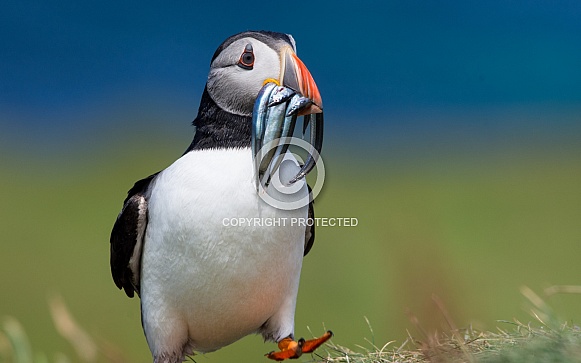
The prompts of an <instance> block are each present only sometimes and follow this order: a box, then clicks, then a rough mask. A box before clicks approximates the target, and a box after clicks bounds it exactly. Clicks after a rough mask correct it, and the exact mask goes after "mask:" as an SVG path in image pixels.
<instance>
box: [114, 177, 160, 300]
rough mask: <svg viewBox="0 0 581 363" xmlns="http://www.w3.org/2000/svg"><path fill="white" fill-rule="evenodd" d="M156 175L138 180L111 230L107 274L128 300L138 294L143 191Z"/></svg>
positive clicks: (144, 221) (143, 224) (144, 217)
mask: <svg viewBox="0 0 581 363" xmlns="http://www.w3.org/2000/svg"><path fill="white" fill-rule="evenodd" d="M157 174H158V173H155V174H153V175H150V176H148V177H147V178H145V179H141V180H139V181H138V182H136V183H135V185H133V188H131V189H130V190H129V192H127V198H125V201H124V202H123V209H122V210H121V213H119V216H117V220H116V221H115V224H114V225H113V230H112V231H111V275H113V281H115V285H117V287H118V288H119V289H124V290H125V293H126V294H127V296H129V297H133V295H134V294H133V293H134V292H137V294H138V295H139V285H140V273H141V251H142V249H143V238H144V236H145V229H146V227H147V198H146V194H147V190H148V188H149V185H150V183H151V181H152V180H153V179H154V178H155V176H156V175H157Z"/></svg>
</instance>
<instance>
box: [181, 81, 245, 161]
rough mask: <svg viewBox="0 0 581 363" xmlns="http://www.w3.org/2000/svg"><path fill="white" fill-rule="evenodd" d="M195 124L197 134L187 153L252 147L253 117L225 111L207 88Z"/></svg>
mask: <svg viewBox="0 0 581 363" xmlns="http://www.w3.org/2000/svg"><path fill="white" fill-rule="evenodd" d="M193 125H194V126H195V127H196V134H195V135H194V140H193V141H192V143H191V144H190V146H189V147H188V149H187V150H186V153H187V152H189V151H192V150H203V149H226V148H245V147H250V139H251V132H252V117H251V116H241V115H235V114H232V113H230V112H227V111H224V110H223V109H221V108H220V107H218V105H217V104H216V102H214V100H212V98H211V97H210V94H209V93H208V90H207V89H206V88H204V93H203V94H202V100H201V101H200V109H199V110H198V116H197V117H196V119H195V120H194V122H193Z"/></svg>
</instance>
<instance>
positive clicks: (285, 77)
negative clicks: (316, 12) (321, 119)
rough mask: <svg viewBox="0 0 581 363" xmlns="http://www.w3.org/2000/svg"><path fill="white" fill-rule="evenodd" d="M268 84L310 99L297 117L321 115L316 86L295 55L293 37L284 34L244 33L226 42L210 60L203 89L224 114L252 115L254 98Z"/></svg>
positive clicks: (321, 105)
mask: <svg viewBox="0 0 581 363" xmlns="http://www.w3.org/2000/svg"><path fill="white" fill-rule="evenodd" d="M268 82H274V83H276V84H278V85H283V86H285V87H288V88H292V89H293V90H295V91H297V92H299V93H300V94H302V95H303V96H304V97H307V98H309V99H311V101H312V104H311V106H309V107H306V108H305V109H303V110H301V112H300V113H299V115H307V114H313V113H320V112H322V109H323V102H322V100H321V95H320V93H319V90H318V89H317V85H316V84H315V81H314V80H313V77H312V76H311V74H310V72H309V70H308V69H307V67H305V65H304V64H303V62H302V61H301V60H300V59H299V58H298V57H297V55H296V45H295V41H294V39H293V37H292V36H290V35H287V34H282V33H274V32H267V31H248V32H243V33H239V34H236V35H233V36H231V37H230V38H228V39H226V40H225V41H224V42H223V43H222V44H221V45H220V46H219V47H218V49H217V50H216V52H215V53H214V56H213V57H212V62H211V64H210V74H209V75H208V82H207V85H206V87H207V90H208V94H209V95H210V97H211V98H212V100H213V101H214V102H215V103H216V104H217V105H218V106H219V107H220V108H221V109H223V110H224V111H227V112H230V113H233V114H236V115H241V116H252V110H253V107H254V102H255V101H256V97H257V95H258V93H259V91H260V89H261V88H262V87H263V86H264V84H266V83H268Z"/></svg>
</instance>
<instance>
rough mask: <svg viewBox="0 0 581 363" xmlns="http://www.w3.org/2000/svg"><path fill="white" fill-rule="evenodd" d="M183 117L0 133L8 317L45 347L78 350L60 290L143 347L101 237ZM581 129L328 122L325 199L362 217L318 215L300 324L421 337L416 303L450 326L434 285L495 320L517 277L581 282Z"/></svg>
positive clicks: (247, 346) (431, 321)
mask: <svg viewBox="0 0 581 363" xmlns="http://www.w3.org/2000/svg"><path fill="white" fill-rule="evenodd" d="M547 125H550V121H547ZM123 127H125V126H123ZM157 128H160V126H159V125H157ZM176 128H178V129H179V130H180V131H179V132H175V133H172V131H164V130H162V129H159V130H157V129H155V128H154V129H153V130H154V131H159V132H153V133H151V134H145V135H143V134H141V135H139V134H131V133H124V132H122V131H120V130H119V129H116V128H113V129H110V130H101V132H99V133H96V134H94V135H85V136H87V138H86V139H85V140H89V142H83V141H79V140H77V141H71V142H70V145H69V144H67V145H69V147H70V148H71V149H67V147H63V148H62V149H60V150H57V151H55V150H52V151H51V150H48V151H46V152H44V151H43V150H42V148H40V147H39V146H38V145H35V146H30V147H28V146H23V145H16V144H14V143H4V144H3V145H1V146H0V150H1V151H2V153H1V154H0V170H1V177H0V200H1V207H0V231H1V236H2V237H0V238H1V242H0V316H4V315H10V316H14V317H16V318H17V319H18V320H19V321H20V322H21V323H22V324H23V326H24V328H25V329H26V332H27V333H28V335H29V337H30V340H31V341H32V344H33V346H34V349H35V350H36V351H43V352H46V353H47V354H48V355H49V356H52V354H53V353H54V352H57V351H63V352H66V353H67V354H69V355H71V356H73V357H74V354H73V353H72V351H71V350H70V348H69V347H68V345H67V343H66V342H65V341H64V340H63V339H62V338H61V337H59V336H58V334H57V333H56V331H55V329H54V327H53V325H52V322H51V318H50V314H49V311H48V306H47V299H48V297H49V296H50V295H51V294H55V293H58V294H61V295H62V296H63V297H64V299H65V301H66V303H67V304H68V306H69V308H70V310H71V312H72V314H73V315H74V316H75V317H76V318H77V320H78V321H79V323H80V324H81V325H82V326H83V327H84V328H85V329H86V330H87V331H88V332H89V333H91V334H92V335H93V336H95V337H97V339H99V340H104V341H107V342H110V343H111V344H113V345H115V346H116V347H118V348H119V349H120V350H121V351H123V352H124V353H123V354H124V355H125V357H126V359H127V361H129V362H144V361H148V360H149V351H148V348H147V345H146V343H145V338H144V337H143V333H142V331H141V326H140V319H139V302H138V300H137V299H128V298H126V297H125V295H124V293H122V292H121V291H119V290H117V288H116V287H115V286H114V284H113V282H112V279H111V277H110V272H109V262H108V259H109V242H108V239H109V233H110V229H111V227H112V224H113V221H114V219H115V217H116V215H117V213H118V211H119V209H120V207H121V202H122V200H123V198H124V196H125V192H126V190H127V189H128V188H129V187H130V186H131V185H132V183H133V182H134V181H135V180H137V179H139V178H141V177H144V176H146V175H149V174H150V173H152V172H154V171H157V170H159V169H161V168H163V167H165V166H167V165H168V164H169V163H171V162H172V161H173V160H174V159H175V158H176V157H178V156H179V155H180V154H181V152H182V151H183V149H184V148H185V146H186V145H187V144H188V143H189V141H190V138H191V135H190V133H189V132H191V129H187V132H186V131H184V130H186V126H183V125H180V127H176ZM482 129H486V127H485V126H483V127H482ZM524 129H526V127H523V130H524ZM571 130H572V131H571ZM518 134H519V132H515V133H513V134H512V135H513V136H514V135H518ZM386 135H387V134H386ZM527 135H529V134H527ZM555 135H557V136H555ZM579 135H580V133H579V131H578V128H572V129H570V130H561V132H557V133H549V134H543V132H539V133H538V134H537V135H536V137H535V138H532V139H531V138H528V139H527V138H517V139H515V140H514V142H513V141H511V140H508V141H506V142H503V143H500V144H499V143H496V144H494V145H492V146H491V147H490V148H482V147H474V148H471V147H466V145H464V146H462V145H460V144H461V143H459V142H458V140H461V139H462V136H461V135H460V136H457V139H456V138H453V140H452V141H453V142H450V143H448V141H450V140H449V139H448V141H446V138H445V137H444V139H442V138H441V137H440V136H438V135H434V136H433V137H431V138H429V140H432V141H430V142H431V144H429V143H428V145H427V146H426V144H423V145H420V144H421V143H419V142H418V143H417V144H416V145H410V146H408V147H407V148H401V149H398V150H395V151H394V150H389V148H388V147H387V146H385V147H384V146H382V145H388V144H389V140H388V139H387V138H386V139H385V140H384V139H382V137H377V136H376V137H375V138H376V140H375V141H374V143H371V144H373V145H375V146H370V145H369V144H368V145H367V146H362V145H361V144H357V145H353V144H349V142H348V139H346V138H345V137H343V138H342V137H340V136H338V135H336V134H333V133H332V132H331V133H330V134H329V136H328V138H327V140H326V149H325V152H324V154H323V157H324V160H325V162H326V167H327V179H326V183H325V187H324V189H323V193H322V194H321V195H320V197H319V198H318V199H317V201H316V214H317V216H320V217H355V218H357V219H358V221H359V224H358V226H357V227H350V228H347V227H342V228H341V227H321V228H319V229H318V230H317V239H316V243H315V246H314V248H313V250H312V252H311V253H310V254H309V255H308V256H307V257H306V259H305V263H304V268H303V275H302V281H301V289H300V293H299V301H298V308H297V319H296V333H297V335H298V336H310V333H309V331H308V330H307V327H310V329H311V330H312V332H313V334H316V335H319V334H321V333H322V332H323V331H324V328H327V329H332V330H333V331H334V332H335V335H336V337H335V339H334V340H335V342H336V343H338V344H341V345H347V346H353V345H355V344H366V343H365V341H364V338H366V337H367V338H370V339H371V333H370V331H369V328H368V326H367V323H366V322H365V319H364V317H367V318H368V319H369V321H370V322H371V324H372V326H373V330H374V339H375V341H376V342H377V343H378V344H383V343H384V342H386V341H388V340H393V339H396V340H398V341H403V340H404V339H405V336H406V329H409V330H410V332H411V333H412V334H413V335H417V336H421V335H422V333H421V332H419V331H418V330H417V328H416V327H415V326H414V325H413V324H411V323H410V319H409V317H410V316H416V317H417V318H418V320H419V322H420V324H421V326H422V329H424V330H426V331H432V330H434V329H439V328H441V327H442V326H443V325H444V323H443V318H442V316H441V314H440V312H439V311H438V309H437V308H436V306H435V304H434V303H433V302H432V294H436V295H438V296H439V297H440V298H441V299H442V300H443V302H444V303H445V304H446V307H447V309H448V310H449V311H450V314H451V315H452V316H453V318H454V319H455V322H456V324H457V325H459V326H465V325H467V324H470V323H473V324H475V325H476V326H478V327H479V328H483V329H494V327H495V326H496V325H497V323H496V320H498V319H507V320H510V319H513V318H518V319H521V320H524V321H527V320H528V319H530V317H529V314H528V312H527V311H526V310H525V309H524V305H523V303H522V302H523V299H522V297H521V296H520V295H519V287H520V286H522V285H527V286H529V287H531V288H533V289H534V290H538V291H540V290H542V289H543V288H545V287H547V286H550V285H553V284H570V285H575V284H577V285H578V284H581V274H580V272H581V271H580V268H579V256H581V188H580V186H581V146H580V145H579V144H578V141H577V140H579V138H578V137H577V136H579ZM386 137H387V136H386ZM407 137H411V138H413V135H411V136H410V135H407ZM475 139H477V138H475ZM525 139H526V142H525V141H523V140H525ZM434 140H436V141H434ZM438 140H439V141H438ZM442 140H444V141H442ZM122 141H127V143H124V142H122ZM81 144H82V146H79V145H81ZM71 145H74V146H71ZM431 146H434V147H433V148H432V147H431ZM406 150H416V151H415V152H411V153H407V152H406ZM549 302H550V303H551V304H552V305H553V306H554V307H555V308H556V310H557V311H558V312H559V313H560V314H561V317H562V318H563V319H566V320H571V321H573V322H579V320H581V311H580V310H579V308H578V307H579V304H580V303H581V296H578V295H562V296H556V297H553V298H551V299H550V300H549ZM273 349H275V346H274V345H273V344H268V345H265V344H263V342H262V341H261V339H260V337H257V336H251V337H247V338H245V339H243V340H241V341H240V342H238V343H236V344H234V345H232V346H230V347H227V348H225V349H223V350H221V351H219V352H216V353H212V354H208V355H207V356H205V357H198V358H196V361H197V362H226V361H266V359H265V358H262V357H261V355H262V354H263V353H266V352H268V351H270V350H273ZM239 354H243V355H242V357H244V358H243V359H236V357H239V356H238V355H239ZM307 359H308V358H307Z"/></svg>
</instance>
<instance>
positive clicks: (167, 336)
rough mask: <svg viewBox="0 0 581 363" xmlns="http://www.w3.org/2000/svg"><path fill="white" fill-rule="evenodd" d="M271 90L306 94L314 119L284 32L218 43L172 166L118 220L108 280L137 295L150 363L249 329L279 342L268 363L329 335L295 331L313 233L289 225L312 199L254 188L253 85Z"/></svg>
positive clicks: (289, 169) (141, 188)
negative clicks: (266, 194)
mask: <svg viewBox="0 0 581 363" xmlns="http://www.w3.org/2000/svg"><path fill="white" fill-rule="evenodd" d="M272 83H274V84H275V85H277V86H280V87H284V88H286V89H289V90H292V91H293V92H296V93H298V94H300V95H302V98H306V99H308V102H303V103H301V105H300V107H299V110H297V111H296V114H297V115H302V116H305V121H306V118H307V117H308V116H313V115H315V114H321V113H322V99H321V95H320V93H319V91H318V88H317V86H316V84H315V81H314V79H313V77H312V76H311V74H310V72H309V70H308V69H307V68H306V66H305V65H304V63H303V62H302V61H301V60H300V59H299V58H298V57H297V55H296V43H295V40H294V39H293V37H292V36H291V35H289V34H283V33H276V32H270V31H246V32H242V33H238V34H235V35H233V36H231V37H229V38H228V39H226V40H225V41H224V42H222V44H220V46H219V47H218V48H217V50H216V51H215V53H214V55H213V56H212V59H211V62H210V70H209V74H208V78H207V82H206V85H205V88H204V91H203V94H202V96H201V101H200V107H199V111H198V114H197V117H196V118H195V120H194V121H193V125H194V126H195V133H194V136H193V141H192V142H191V144H190V145H189V147H187V149H186V151H185V153H184V154H183V155H182V156H181V157H180V158H179V159H177V160H176V161H175V162H174V163H173V164H171V165H170V166H169V167H167V168H166V169H164V170H162V171H159V172H157V173H155V174H152V175H150V176H148V177H146V178H144V179H141V180H139V181H137V182H136V183H135V184H134V185H133V187H132V188H131V189H130V190H129V191H128V193H127V197H126V198H125V200H124V202H123V207H122V210H121V212H120V213H119V215H118V216H117V219H116V221H115V223H114V226H113V229H112V232H111V238H110V265H111V274H112V276H113V280H114V282H115V284H116V286H117V287H118V288H119V289H121V290H124V291H125V293H126V294H127V296H128V297H134V296H135V295H138V296H139V298H140V306H141V322H142V326H143V331H144V334H145V338H146V340H147V344H148V346H149V348H150V351H151V354H152V357H153V362H154V363H178V362H182V361H184V360H185V359H186V357H188V356H191V355H194V354H197V353H207V352H212V351H216V350H218V349H220V348H222V347H224V346H226V345H229V344H231V343H233V342H235V341H237V340H239V339H241V338H242V337H244V336H247V335H250V334H260V335H262V337H264V339H265V341H272V342H275V343H278V348H279V350H278V351H272V352H270V353H267V354H266V357H267V358H270V359H272V360H276V361H281V360H285V359H294V358H298V357H300V356H301V354H303V353H311V352H313V351H314V350H315V349H316V348H318V347H319V346H321V345H322V344H324V343H325V342H326V341H328V340H329V339H330V338H331V337H332V335H333V333H332V332H331V331H327V332H325V333H324V334H323V335H322V336H320V337H318V338H314V339H309V340H305V339H302V338H300V339H295V336H294V315H295V308H296V301H297V293H298V288H299V280H300V272H301V267H302V261H303V257H304V256H305V255H306V254H307V253H308V252H309V250H310V249H311V247H312V246H313V243H314V238H315V230H314V227H315V226H314V224H313V223H291V221H298V220H301V219H302V220H307V219H308V218H314V209H313V203H312V200H311V201H310V202H309V203H308V204H307V205H304V206H301V207H298V208H295V209H289V208H277V207H276V206H273V205H271V204H269V203H266V202H265V200H264V199H263V198H261V196H260V195H259V194H260V193H258V192H257V187H256V172H255V161H254V160H253V156H254V153H253V150H252V149H253V147H252V143H253V139H254V138H255V136H256V135H253V132H256V131H255V128H254V127H253V112H255V109H254V107H255V103H256V102H257V97H258V94H259V93H260V91H261V89H262V88H263V87H264V86H265V85H266V84H272ZM313 118H314V117H313ZM303 131H304V130H303ZM317 138H319V139H320V138H321V135H317ZM318 148H319V150H318V151H320V145H319V147H318ZM284 157H285V162H283V163H282V164H281V166H280V170H279V171H280V174H281V175H282V174H284V175H286V178H287V179H293V177H295V178H294V179H293V180H292V183H294V184H295V185H294V186H295V189H297V188H298V190H299V192H298V193H299V194H301V193H302V195H307V196H308V193H309V190H310V188H309V187H308V185H307V183H306V181H305V179H304V174H305V172H304V165H303V166H302V168H301V165H300V163H299V162H298V161H297V160H296V159H294V156H293V155H291V154H290V153H288V152H287V154H285V156H284ZM287 159H292V160H291V161H292V162H290V163H287V162H286V160H287ZM283 165H284V169H285V170H282V169H283ZM297 175H298V176H299V179H298V180H296V179H297V177H296V176H297ZM266 188H269V186H266ZM232 221H238V222H240V223H232ZM243 221H248V223H243ZM260 221H278V223H276V222H275V223H260ZM250 222H254V223H250Z"/></svg>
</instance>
